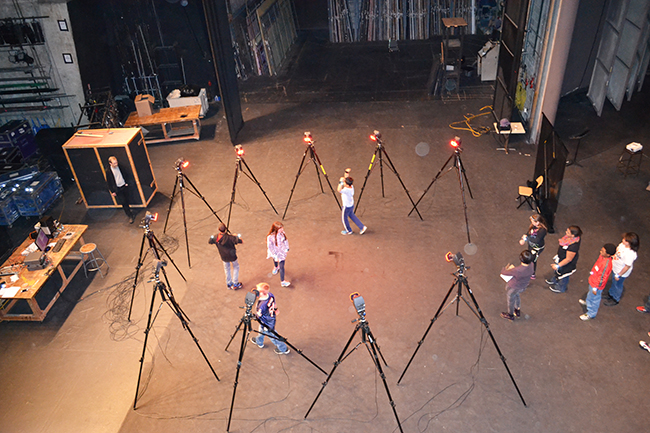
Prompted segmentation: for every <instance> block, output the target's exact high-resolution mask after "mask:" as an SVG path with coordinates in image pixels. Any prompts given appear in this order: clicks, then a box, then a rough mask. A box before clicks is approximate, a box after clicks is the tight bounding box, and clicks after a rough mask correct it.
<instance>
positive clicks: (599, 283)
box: [578, 244, 616, 320]
mask: <svg viewBox="0 0 650 433" xmlns="http://www.w3.org/2000/svg"><path fill="white" fill-rule="evenodd" d="M614 254H616V245H614V244H605V245H604V246H603V247H602V248H601V249H600V255H599V256H598V259H597V260H596V263H595V264H594V266H593V268H591V272H590V273H589V291H588V292H587V300H586V301H585V300H584V299H580V300H578V302H580V305H582V306H584V307H587V312H586V313H584V314H583V315H581V316H580V319H582V320H591V319H593V318H594V317H596V314H598V308H599V307H600V298H601V296H602V294H603V289H604V288H605V286H606V285H607V280H608V279H609V275H610V274H611V273H612V256H613V255H614Z"/></svg>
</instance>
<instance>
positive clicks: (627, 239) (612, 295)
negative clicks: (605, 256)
mask: <svg viewBox="0 0 650 433" xmlns="http://www.w3.org/2000/svg"><path fill="white" fill-rule="evenodd" d="M637 251H639V235H637V234H636V233H634V232H628V233H623V240H621V243H620V244H618V246H617V247H616V254H615V255H614V261H613V262H612V272H613V273H614V278H612V285H611V286H610V288H609V292H608V293H609V297H608V299H607V300H605V305H606V306H608V307H612V306H614V305H617V304H618V303H619V302H620V301H621V297H622V296H623V282H624V281H625V280H626V279H627V277H629V276H630V274H631V273H632V268H633V267H634V261H635V260H636V257H637Z"/></svg>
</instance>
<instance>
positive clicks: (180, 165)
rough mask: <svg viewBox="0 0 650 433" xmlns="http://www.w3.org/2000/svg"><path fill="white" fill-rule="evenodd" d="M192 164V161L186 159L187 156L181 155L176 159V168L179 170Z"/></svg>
mask: <svg viewBox="0 0 650 433" xmlns="http://www.w3.org/2000/svg"><path fill="white" fill-rule="evenodd" d="M189 165H190V162H189V161H187V160H185V158H183V157H180V158H178V159H177V160H176V161H174V168H175V169H176V170H178V171H181V170H182V169H184V168H187V167H188V166H189Z"/></svg>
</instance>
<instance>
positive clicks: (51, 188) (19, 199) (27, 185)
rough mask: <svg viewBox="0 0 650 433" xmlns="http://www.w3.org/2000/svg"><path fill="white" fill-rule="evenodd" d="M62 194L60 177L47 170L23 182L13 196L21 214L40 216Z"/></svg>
mask: <svg viewBox="0 0 650 433" xmlns="http://www.w3.org/2000/svg"><path fill="white" fill-rule="evenodd" d="M62 194H63V186H62V185H61V179H59V176H57V174H56V172H53V171H48V172H47V173H41V174H39V175H37V176H35V177H34V178H33V179H31V180H27V181H25V182H23V183H22V184H21V185H20V187H19V188H18V190H17V191H16V192H14V194H13V198H14V200H13V201H14V203H15V204H16V207H17V208H18V212H19V213H20V214H21V215H22V216H41V215H43V214H44V213H45V211H46V210H47V209H48V208H49V207H50V206H51V205H52V203H54V201H55V200H56V199H57V198H59V197H60V196H61V195H62Z"/></svg>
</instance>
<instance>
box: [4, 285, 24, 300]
mask: <svg viewBox="0 0 650 433" xmlns="http://www.w3.org/2000/svg"><path fill="white" fill-rule="evenodd" d="M19 290H20V287H5V288H4V289H0V297H2V298H13V297H15V296H16V293H18V291H19Z"/></svg>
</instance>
